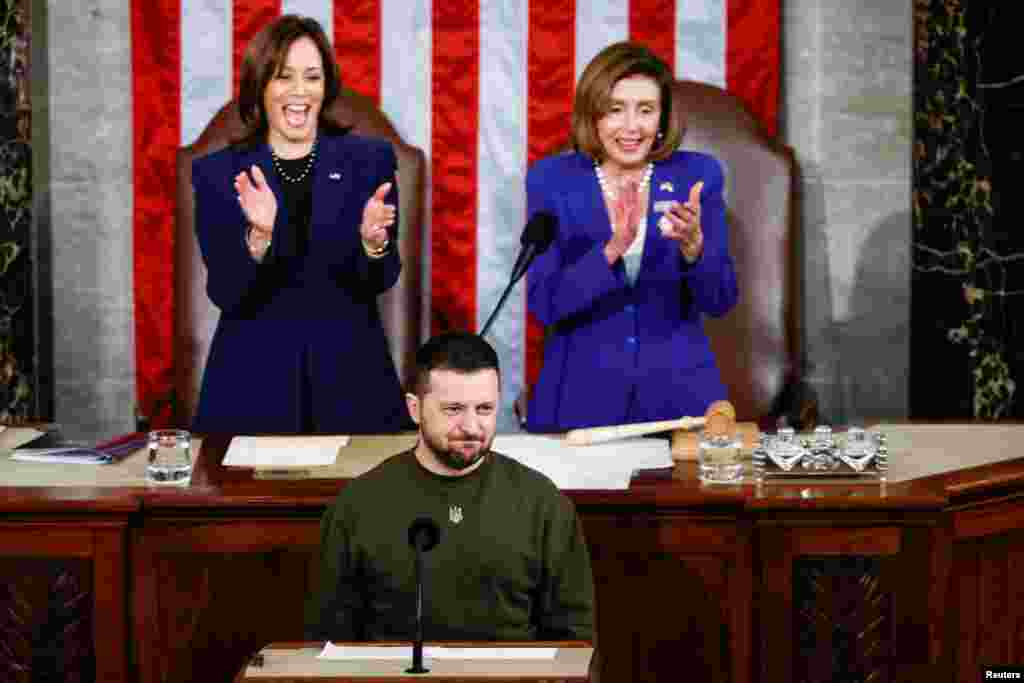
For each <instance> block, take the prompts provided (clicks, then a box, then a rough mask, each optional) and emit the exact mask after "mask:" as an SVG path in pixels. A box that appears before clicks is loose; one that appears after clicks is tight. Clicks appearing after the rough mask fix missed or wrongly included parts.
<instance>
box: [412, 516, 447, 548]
mask: <svg viewBox="0 0 1024 683" xmlns="http://www.w3.org/2000/svg"><path fill="white" fill-rule="evenodd" d="M440 541H441V527H439V526H437V522H435V521H434V520H432V519H431V518H430V517H417V518H416V521H414V522H413V523H412V524H410V525H409V545H410V546H412V548H413V549H414V550H417V551H419V552H423V553H426V552H430V551H431V550H433V549H434V546H436V545H437V544H438V543H439V542H440Z"/></svg>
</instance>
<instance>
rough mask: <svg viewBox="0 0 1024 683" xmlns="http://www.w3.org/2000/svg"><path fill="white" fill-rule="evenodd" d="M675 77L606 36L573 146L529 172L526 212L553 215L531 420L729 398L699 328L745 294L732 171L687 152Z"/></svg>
mask: <svg viewBox="0 0 1024 683" xmlns="http://www.w3.org/2000/svg"><path fill="white" fill-rule="evenodd" d="M672 82H673V76H672V72H671V71H670V70H669V68H668V67H667V66H666V65H665V63H664V62H662V61H661V60H660V59H659V58H658V57H656V56H655V55H654V54H653V53H652V52H651V51H650V50H648V49H647V48H646V47H644V46H642V45H639V44H636V43H629V42H623V43H616V44H614V45H611V46H609V47H607V48H605V49H604V50H603V51H602V52H601V53H600V54H598V55H597V56H596V57H595V58H594V60H593V61H592V62H591V63H590V64H589V65H588V66H587V68H586V69H585V70H584V72H583V75H582V76H581V78H580V82H579V85H578V87H577V90H576V97H575V104H574V107H573V114H572V146H573V151H572V152H569V153H564V154H558V155H554V156H550V157H547V158H544V159H541V160H540V161H538V162H537V163H535V164H534V165H533V166H532V167H531V168H530V170H529V172H528V174H527V177H526V191H527V205H528V212H529V213H530V215H531V216H532V215H533V214H534V213H537V212H541V211H544V212H549V213H551V214H553V215H554V216H555V217H556V218H557V219H558V235H557V237H556V239H555V241H554V242H553V243H552V245H551V247H550V248H549V249H548V250H547V251H546V252H544V253H543V254H542V255H540V256H539V257H538V258H537V259H536V261H534V263H533V265H532V266H531V268H530V270H529V273H528V276H527V277H528V279H527V282H528V295H527V297H528V306H529V310H530V311H531V312H532V313H533V314H534V315H535V316H536V317H537V318H538V319H539V320H540V321H541V322H542V323H543V324H544V325H545V326H547V330H548V334H547V335H546V341H545V346H544V365H543V368H542V370H541V374H540V378H539V380H538V383H537V385H536V387H535V389H534V391H533V394H532V397H531V398H530V402H529V408H528V411H527V429H529V430H530V431H564V430H567V429H571V428H575V427H585V426H593V425H607V424H625V423H632V422H645V421H650V420H667V419H674V418H678V417H681V416H684V415H692V416H699V415H703V414H704V412H705V410H706V409H707V406H708V405H709V404H710V403H711V402H713V401H716V400H719V399H725V398H727V397H726V390H725V387H724V385H723V384H722V381H721V379H720V377H719V372H718V367H717V365H716V362H715V358H714V354H713V353H712V351H711V347H710V345H709V343H708V338H707V336H706V335H705V333H704V327H703V317H704V316H705V315H711V316H716V317H717V316H722V315H724V314H726V313H727V312H728V311H729V310H730V309H731V308H732V307H733V306H734V305H735V304H736V300H737V296H738V294H737V288H736V274H735V272H734V269H733V261H732V258H731V256H730V255H729V240H728V234H727V226H726V221H725V200H724V197H723V183H724V180H723V174H722V169H721V166H720V164H719V163H718V162H717V161H716V160H715V159H714V158H712V157H710V156H708V155H705V154H699V153H696V152H684V151H678V147H679V144H680V142H681V140H682V135H683V125H682V122H681V117H678V116H673V115H672V96H671V86H672Z"/></svg>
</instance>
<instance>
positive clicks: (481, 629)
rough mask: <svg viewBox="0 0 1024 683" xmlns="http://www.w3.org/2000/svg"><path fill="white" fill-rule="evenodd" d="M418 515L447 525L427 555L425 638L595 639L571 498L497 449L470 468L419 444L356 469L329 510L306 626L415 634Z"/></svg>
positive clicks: (379, 635)
mask: <svg viewBox="0 0 1024 683" xmlns="http://www.w3.org/2000/svg"><path fill="white" fill-rule="evenodd" d="M418 517H430V518H432V519H433V520H434V521H436V522H437V523H438V525H439V526H440V528H441V541H440V543H439V544H438V545H437V547H435V548H434V549H433V550H431V551H429V552H427V553H426V554H425V555H424V558H423V559H424V563H423V564H424V572H425V576H426V600H425V604H424V607H423V612H424V638H425V639H427V640H534V639H536V640H574V639H579V640H590V639H592V637H593V604H594V597H593V590H594V589H593V579H592V576H591V570H590V557H589V554H588V552H587V546H586V542H585V541H584V539H583V535H582V532H581V530H580V525H579V521H578V519H577V517H576V511H575V508H574V507H573V505H572V503H571V502H570V501H569V499H568V498H566V497H565V496H564V495H562V493H561V492H560V491H558V489H557V488H556V487H555V485H554V484H553V483H552V482H551V481H550V480H549V479H547V478H546V477H545V476H544V475H542V474H540V473H538V472H536V471H534V470H532V469H530V468H528V467H526V466H525V465H522V464H520V463H519V462H517V461H515V460H512V459H511V458H508V457H506V456H503V455H500V454H498V453H491V454H490V455H488V456H487V458H486V460H485V461H484V462H483V464H481V465H480V467H478V468H477V469H476V470H475V471H474V472H472V473H470V474H469V475H466V476H464V477H443V476H439V475H436V474H433V473H431V472H430V471H428V470H426V469H425V468H424V467H423V466H422V465H420V464H419V462H418V461H417V460H416V457H415V456H414V455H413V453H412V451H407V452H405V453H401V454H399V455H396V456H393V457H391V458H389V459H388V460H386V461H384V462H383V463H381V464H380V465H378V466H377V467H376V468H374V469H373V470H371V471H370V472H367V473H366V474H364V475H363V476H361V477H358V478H356V479H353V480H351V481H349V482H348V483H347V484H346V485H345V487H344V488H343V489H342V490H341V492H340V493H339V494H338V497H337V499H336V500H335V502H334V504H333V505H331V506H330V507H329V508H328V509H327V511H326V512H325V514H324V517H323V521H322V522H321V531H320V533H321V538H320V557H319V577H318V580H317V583H316V584H315V586H314V591H313V594H312V595H311V596H310V598H309V601H308V603H307V605H306V624H307V634H306V635H307V637H309V638H311V639H319V640H411V639H413V638H414V637H415V623H416V622H415V618H416V616H415V615H416V612H415V596H416V577H415V565H414V554H413V550H412V548H411V547H410V546H409V542H408V529H409V525H410V524H411V523H412V521H413V520H414V519H416V518H418Z"/></svg>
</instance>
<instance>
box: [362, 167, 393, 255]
mask: <svg viewBox="0 0 1024 683" xmlns="http://www.w3.org/2000/svg"><path fill="white" fill-rule="evenodd" d="M390 191H391V183H390V182H387V183H384V184H383V185H381V186H380V187H378V188H377V191H376V192H374V193H373V196H372V197H370V199H369V200H367V202H366V206H365V207H363V223H362V225H360V226H359V235H360V237H362V238H363V244H364V245H365V246H366V248H367V249H368V250H370V251H379V250H381V249H383V248H384V247H386V246H387V243H388V228H389V227H390V226H392V225H394V223H395V205H394V204H385V203H384V198H385V197H387V196H388V192H390Z"/></svg>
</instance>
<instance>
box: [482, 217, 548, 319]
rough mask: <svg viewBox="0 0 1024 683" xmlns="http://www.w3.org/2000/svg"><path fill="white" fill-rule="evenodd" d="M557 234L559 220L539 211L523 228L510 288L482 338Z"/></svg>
mask: <svg viewBox="0 0 1024 683" xmlns="http://www.w3.org/2000/svg"><path fill="white" fill-rule="evenodd" d="M557 234H558V219H557V218H556V217H555V215H554V214H552V213H548V212H547V211H538V212H537V213H535V214H533V216H531V217H530V220H529V221H527V223H526V227H525V228H523V234H522V236H521V237H520V238H519V243H520V244H521V245H522V248H521V249H520V250H519V255H518V256H517V257H516V262H515V265H513V266H512V276H511V277H510V278H509V283H508V286H507V287H505V291H504V292H502V294H501V298H500V299H498V305H497V306H495V307H494V311H493V312H492V313H491V317H489V318H488V319H487V322H486V323H484V326H483V329H481V330H480V336H481V337H483V336H486V335H487V331H488V330H489V329H490V328H491V324H492V323H493V322H494V319H495V318H497V317H498V312H499V311H500V310H501V307H502V306H504V305H505V299H507V298H508V295H509V294H511V293H512V288H513V287H515V285H516V283H517V282H519V280H520V279H522V277H523V276H524V275H526V271H527V270H528V269H529V267H530V264H531V263H533V259H535V258H537V256H539V255H541V254H543V253H544V252H545V251H547V249H548V247H550V246H551V243H552V242H554V241H555V236H556V235H557Z"/></svg>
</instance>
